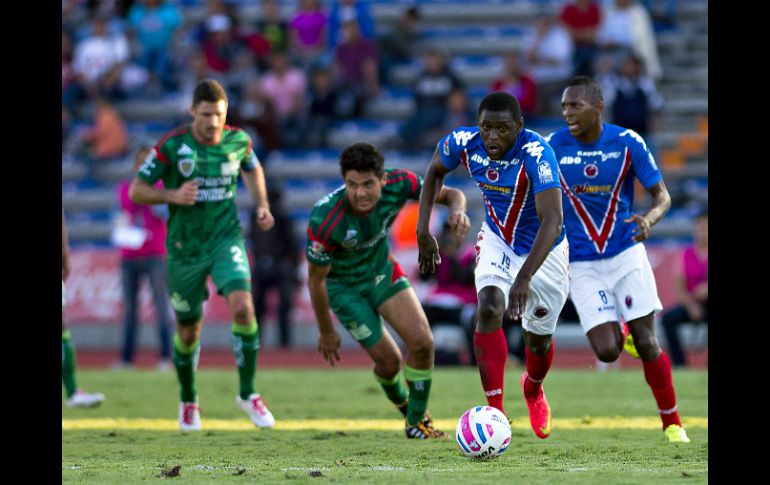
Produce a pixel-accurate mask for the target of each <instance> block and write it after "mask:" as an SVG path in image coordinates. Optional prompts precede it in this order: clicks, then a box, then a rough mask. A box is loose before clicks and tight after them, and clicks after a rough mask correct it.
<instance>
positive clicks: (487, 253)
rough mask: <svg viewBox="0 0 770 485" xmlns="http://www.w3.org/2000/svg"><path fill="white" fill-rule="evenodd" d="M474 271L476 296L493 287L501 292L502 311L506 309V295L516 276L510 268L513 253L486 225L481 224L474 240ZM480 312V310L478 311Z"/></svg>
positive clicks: (512, 268) (513, 269)
mask: <svg viewBox="0 0 770 485" xmlns="http://www.w3.org/2000/svg"><path fill="white" fill-rule="evenodd" d="M475 249H476V269H475V270H474V273H473V274H474V281H475V284H476V294H479V293H481V290H483V289H484V288H486V287H487V286H494V287H495V288H499V289H500V291H502V292H503V295H504V298H505V305H504V307H503V311H505V309H506V308H508V299H509V296H508V293H509V292H510V290H511V285H513V279H514V277H515V275H516V273H515V270H516V268H514V267H513V266H512V262H513V259H514V258H515V256H516V255H515V253H514V252H513V249H511V247H510V246H509V245H508V244H506V243H505V241H503V240H502V239H501V238H500V236H498V235H497V234H495V233H493V232H492V230H491V229H489V226H487V223H486V222H484V223H482V224H481V230H480V231H479V235H478V237H477V239H476V245H475ZM480 310H481V309H480Z"/></svg>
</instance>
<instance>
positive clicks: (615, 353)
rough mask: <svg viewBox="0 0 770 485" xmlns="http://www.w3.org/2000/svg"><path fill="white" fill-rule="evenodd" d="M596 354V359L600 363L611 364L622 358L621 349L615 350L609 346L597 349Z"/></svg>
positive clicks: (595, 349)
mask: <svg viewBox="0 0 770 485" xmlns="http://www.w3.org/2000/svg"><path fill="white" fill-rule="evenodd" d="M594 353H595V354H596V358H597V359H599V360H600V361H602V362H606V363H610V362H615V361H616V360H618V357H619V356H620V349H619V348H617V347H615V348H613V347H612V346H609V345H602V346H599V347H595V348H594Z"/></svg>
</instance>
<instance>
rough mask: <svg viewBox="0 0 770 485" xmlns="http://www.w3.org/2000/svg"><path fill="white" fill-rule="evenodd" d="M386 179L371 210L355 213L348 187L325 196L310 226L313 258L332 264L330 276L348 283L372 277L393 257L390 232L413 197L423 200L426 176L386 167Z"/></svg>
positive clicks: (309, 253) (309, 244)
mask: <svg viewBox="0 0 770 485" xmlns="http://www.w3.org/2000/svg"><path fill="white" fill-rule="evenodd" d="M385 176H386V183H385V185H384V186H383V187H382V195H381V196H380V200H379V201H378V202H377V205H376V206H375V207H374V210H372V211H371V212H370V213H369V214H367V215H365V216H359V215H356V214H354V213H353V211H352V209H351V207H350V205H349V204H348V200H347V196H346V193H347V190H346V188H345V186H344V185H343V186H342V187H340V188H338V189H337V190H335V191H334V192H332V193H331V194H328V195H327V196H325V197H324V198H323V199H321V200H319V201H318V202H317V203H316V204H315V207H313V210H312V212H311V213H310V222H309V223H308V228H307V247H306V250H305V254H306V255H307V259H308V261H310V262H312V263H315V264H318V265H328V264H331V265H332V267H331V270H330V272H329V275H328V276H327V278H328V279H330V280H336V281H339V282H342V283H358V282H361V281H364V280H366V279H368V278H371V277H372V275H374V274H376V271H378V270H379V269H380V268H382V266H383V265H384V264H385V263H386V262H387V261H388V255H389V254H390V242H389V240H388V231H389V229H390V226H391V225H392V224H393V220H394V219H395V218H396V216H397V215H398V212H399V210H401V208H402V207H403V206H404V204H405V203H406V202H407V201H408V200H410V199H411V200H418V199H419V198H420V191H421V190H422V177H420V176H418V175H416V174H415V173H414V172H411V171H409V170H399V169H386V170H385Z"/></svg>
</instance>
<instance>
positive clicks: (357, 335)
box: [348, 322, 372, 340]
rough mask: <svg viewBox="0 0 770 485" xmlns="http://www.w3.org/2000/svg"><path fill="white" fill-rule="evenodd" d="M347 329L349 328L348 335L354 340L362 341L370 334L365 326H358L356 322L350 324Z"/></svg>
mask: <svg viewBox="0 0 770 485" xmlns="http://www.w3.org/2000/svg"><path fill="white" fill-rule="evenodd" d="M348 327H349V328H350V335H352V336H353V338H354V339H356V340H364V339H366V338H368V337H369V336H370V335H371V334H372V331H371V330H369V328H368V327H366V325H359V324H358V322H350V323H349V324H348Z"/></svg>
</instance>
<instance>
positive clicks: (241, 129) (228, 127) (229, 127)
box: [222, 125, 243, 131]
mask: <svg viewBox="0 0 770 485" xmlns="http://www.w3.org/2000/svg"><path fill="white" fill-rule="evenodd" d="M222 129H223V130H230V131H243V128H240V127H237V126H231V125H225V126H224V128H222Z"/></svg>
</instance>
